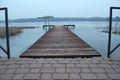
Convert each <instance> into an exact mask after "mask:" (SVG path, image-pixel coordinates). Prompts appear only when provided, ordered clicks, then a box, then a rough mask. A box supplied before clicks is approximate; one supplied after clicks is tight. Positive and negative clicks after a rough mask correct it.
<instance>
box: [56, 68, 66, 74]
mask: <svg viewBox="0 0 120 80" xmlns="http://www.w3.org/2000/svg"><path fill="white" fill-rule="evenodd" d="M56 73H65V68H56Z"/></svg>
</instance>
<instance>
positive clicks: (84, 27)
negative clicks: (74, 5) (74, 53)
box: [0, 21, 120, 58]
mask: <svg viewBox="0 0 120 80" xmlns="http://www.w3.org/2000/svg"><path fill="white" fill-rule="evenodd" d="M50 24H52V25H63V24H74V25H75V29H70V30H71V31H72V32H74V33H75V34H76V35H78V36H79V37H80V38H82V39H83V40H84V41H85V42H87V43H88V44H89V45H90V46H92V47H93V48H94V49H96V50H97V51H98V52H99V53H100V54H101V55H102V57H106V56H107V45H108V33H103V32H101V31H100V30H99V29H97V27H105V26H108V22H97V21H96V22H93V21H92V22H90V21H63V22H51V23H50ZM114 24H115V23H113V25H114ZM42 25H44V22H22V23H9V26H35V27H39V28H35V29H23V32H22V33H21V34H19V35H16V36H13V37H10V52H11V57H19V56H20V55H21V54H22V53H23V52H24V51H25V50H27V49H28V48H29V47H30V46H31V45H32V44H34V43H35V42H36V41H37V40H38V39H39V38H40V37H41V36H42V35H44V34H45V32H46V30H45V29H43V28H42ZM119 25H120V24H119ZM0 26H4V24H3V23H0ZM119 43H120V35H115V34H112V48H114V47H115V46H117V44H119ZM0 45H2V46H3V47H4V48H5V47H6V42H5V39H0ZM112 48H111V49H112ZM0 56H2V57H6V55H5V53H3V52H2V50H0ZM111 57H117V58H120V47H119V48H118V49H117V50H116V51H115V52H114V53H113V54H112V55H111Z"/></svg>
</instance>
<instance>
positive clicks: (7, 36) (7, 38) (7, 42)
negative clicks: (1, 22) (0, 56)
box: [5, 8, 10, 59]
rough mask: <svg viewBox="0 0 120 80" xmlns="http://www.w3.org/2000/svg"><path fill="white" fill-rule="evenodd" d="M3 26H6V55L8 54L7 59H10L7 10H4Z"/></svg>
mask: <svg viewBox="0 0 120 80" xmlns="http://www.w3.org/2000/svg"><path fill="white" fill-rule="evenodd" d="M5 25H6V44H7V53H8V59H10V47H9V46H10V45H9V28H8V9H7V8H5Z"/></svg>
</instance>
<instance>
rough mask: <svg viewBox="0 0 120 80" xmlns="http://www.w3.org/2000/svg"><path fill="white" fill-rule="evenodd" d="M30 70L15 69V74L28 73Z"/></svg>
mask: <svg viewBox="0 0 120 80" xmlns="http://www.w3.org/2000/svg"><path fill="white" fill-rule="evenodd" d="M29 71H30V69H28V68H24V69H17V70H16V72H15V73H29Z"/></svg>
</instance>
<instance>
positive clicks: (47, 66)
mask: <svg viewBox="0 0 120 80" xmlns="http://www.w3.org/2000/svg"><path fill="white" fill-rule="evenodd" d="M43 67H45V68H50V67H52V64H44V65H43Z"/></svg>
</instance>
